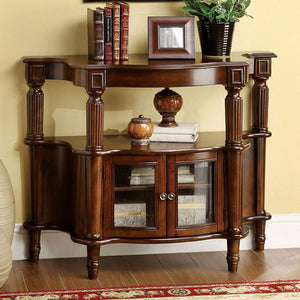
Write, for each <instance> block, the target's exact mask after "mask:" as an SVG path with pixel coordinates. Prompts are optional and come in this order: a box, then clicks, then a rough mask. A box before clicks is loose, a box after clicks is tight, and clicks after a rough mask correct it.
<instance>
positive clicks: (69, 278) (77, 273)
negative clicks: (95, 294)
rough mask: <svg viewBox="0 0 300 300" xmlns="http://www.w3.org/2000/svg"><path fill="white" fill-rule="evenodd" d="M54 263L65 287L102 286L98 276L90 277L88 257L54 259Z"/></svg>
mask: <svg viewBox="0 0 300 300" xmlns="http://www.w3.org/2000/svg"><path fill="white" fill-rule="evenodd" d="M53 264H54V265H55V268H56V270H57V272H58V274H59V276H60V278H61V281H62V283H63V286H64V288H65V289H78V288H81V289H83V288H99V287H100V286H101V285H100V282H99V280H98V278H97V279H95V280H90V279H88V277H87V275H88V272H87V268H86V258H83V257H81V258H65V259H54V260H53Z"/></svg>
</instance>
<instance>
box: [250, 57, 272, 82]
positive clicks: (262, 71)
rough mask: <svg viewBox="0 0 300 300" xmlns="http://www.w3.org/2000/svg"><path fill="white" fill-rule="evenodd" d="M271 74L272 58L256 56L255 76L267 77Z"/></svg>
mask: <svg viewBox="0 0 300 300" xmlns="http://www.w3.org/2000/svg"><path fill="white" fill-rule="evenodd" d="M270 76H271V58H256V59H255V66H254V77H264V78H265V79H267V78H269V77H270Z"/></svg>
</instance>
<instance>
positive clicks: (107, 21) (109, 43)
mask: <svg viewBox="0 0 300 300" xmlns="http://www.w3.org/2000/svg"><path fill="white" fill-rule="evenodd" d="M112 55H113V13H112V9H111V8H110V7H104V60H112V59H113V56H112Z"/></svg>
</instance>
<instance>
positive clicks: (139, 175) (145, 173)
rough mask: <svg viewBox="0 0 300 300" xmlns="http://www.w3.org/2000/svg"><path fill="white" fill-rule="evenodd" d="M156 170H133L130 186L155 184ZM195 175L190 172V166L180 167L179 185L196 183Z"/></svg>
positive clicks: (143, 168)
mask: <svg viewBox="0 0 300 300" xmlns="http://www.w3.org/2000/svg"><path fill="white" fill-rule="evenodd" d="M154 172H155V171H154V168H148V167H142V168H133V169H132V171H131V176H130V185H140V184H154V181H155V174H154ZM194 182H195V175H194V174H193V173H192V172H191V171H190V167H189V166H180V167H178V183H194Z"/></svg>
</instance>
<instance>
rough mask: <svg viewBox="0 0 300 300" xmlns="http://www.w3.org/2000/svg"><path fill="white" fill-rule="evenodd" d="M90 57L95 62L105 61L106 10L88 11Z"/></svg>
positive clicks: (89, 9)
mask: <svg viewBox="0 0 300 300" xmlns="http://www.w3.org/2000/svg"><path fill="white" fill-rule="evenodd" d="M87 23H88V55H89V58H92V59H94V60H104V10H103V9H102V8H96V9H95V10H93V9H91V8H88V9H87Z"/></svg>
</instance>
